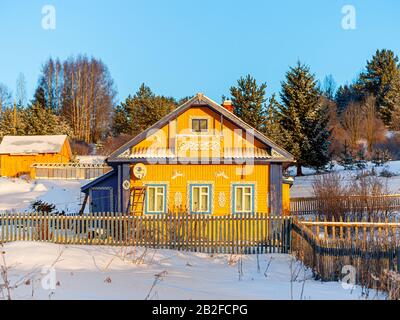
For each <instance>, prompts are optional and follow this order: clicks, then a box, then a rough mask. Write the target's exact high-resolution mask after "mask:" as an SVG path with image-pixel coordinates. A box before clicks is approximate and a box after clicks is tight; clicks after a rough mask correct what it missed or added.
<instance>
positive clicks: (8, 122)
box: [0, 107, 25, 138]
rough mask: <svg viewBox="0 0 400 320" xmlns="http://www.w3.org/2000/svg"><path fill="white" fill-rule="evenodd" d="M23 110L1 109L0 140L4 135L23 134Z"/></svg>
mask: <svg viewBox="0 0 400 320" xmlns="http://www.w3.org/2000/svg"><path fill="white" fill-rule="evenodd" d="M22 114H23V110H22V109H21V108H18V107H17V108H16V109H14V107H11V108H6V109H3V111H2V112H1V114H0V138H2V137H4V136H6V135H22V134H25V122H24V119H23V116H22Z"/></svg>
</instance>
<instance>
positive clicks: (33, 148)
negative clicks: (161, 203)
mask: <svg viewBox="0 0 400 320" xmlns="http://www.w3.org/2000/svg"><path fill="white" fill-rule="evenodd" d="M66 139H67V136H66V135H57V136H5V137H4V138H3V141H2V142H1V143H0V154H32V153H58V152H60V151H61V148H62V146H63V144H64V142H65V140H66Z"/></svg>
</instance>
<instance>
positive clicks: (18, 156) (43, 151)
mask: <svg viewBox="0 0 400 320" xmlns="http://www.w3.org/2000/svg"><path fill="white" fill-rule="evenodd" d="M71 158H72V153H71V147H70V145H69V142H68V137H67V136H66V135H48V136H5V137H4V138H3V140H2V142H1V143H0V174H1V176H2V177H18V176H20V175H22V174H29V173H30V172H31V166H32V164H34V163H66V162H70V160H71Z"/></svg>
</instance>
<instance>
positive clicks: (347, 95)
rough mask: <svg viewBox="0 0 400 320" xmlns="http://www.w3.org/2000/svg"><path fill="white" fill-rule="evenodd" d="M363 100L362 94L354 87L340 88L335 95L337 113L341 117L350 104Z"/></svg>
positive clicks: (353, 85)
mask: <svg viewBox="0 0 400 320" xmlns="http://www.w3.org/2000/svg"><path fill="white" fill-rule="evenodd" d="M363 98H364V93H363V92H362V90H360V88H359V87H358V86H357V85H355V84H351V85H347V84H346V85H344V86H340V87H339V88H338V89H337V91H336V94H335V99H334V100H335V102H336V105H337V113H338V115H341V114H342V113H343V112H344V111H345V110H346V108H347V106H348V105H349V104H350V103H351V102H361V101H362V100H363Z"/></svg>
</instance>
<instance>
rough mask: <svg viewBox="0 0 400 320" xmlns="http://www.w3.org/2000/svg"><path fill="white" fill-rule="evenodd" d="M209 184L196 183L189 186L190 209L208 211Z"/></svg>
mask: <svg viewBox="0 0 400 320" xmlns="http://www.w3.org/2000/svg"><path fill="white" fill-rule="evenodd" d="M210 190H211V188H210V186H208V185H198V186H192V187H191V211H192V212H195V213H196V212H197V213H200V212H202V213H210V211H211V208H210V206H211V204H210V196H211V195H210Z"/></svg>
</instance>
